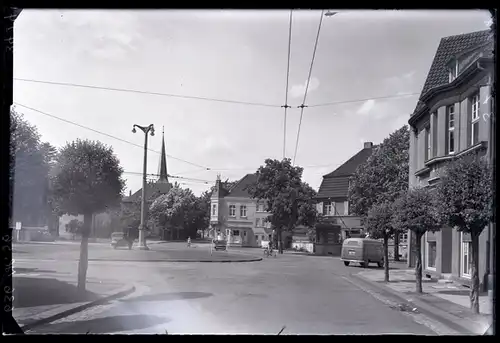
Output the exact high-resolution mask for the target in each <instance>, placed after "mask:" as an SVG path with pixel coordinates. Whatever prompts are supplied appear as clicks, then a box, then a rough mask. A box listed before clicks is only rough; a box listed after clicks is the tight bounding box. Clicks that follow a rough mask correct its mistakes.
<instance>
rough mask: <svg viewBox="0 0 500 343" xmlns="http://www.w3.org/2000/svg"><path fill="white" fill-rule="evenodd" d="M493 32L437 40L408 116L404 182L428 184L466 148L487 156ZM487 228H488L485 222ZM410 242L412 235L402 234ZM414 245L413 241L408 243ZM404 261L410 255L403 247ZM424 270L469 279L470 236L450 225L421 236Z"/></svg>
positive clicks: (484, 252) (484, 261) (484, 254)
mask: <svg viewBox="0 0 500 343" xmlns="http://www.w3.org/2000/svg"><path fill="white" fill-rule="evenodd" d="M493 48H494V37H493V34H492V32H491V31H490V30H485V31H479V32H472V33H467V34H461V35H457V36H450V37H444V38H442V39H441V42H440V43H439V46H438V48H437V51H436V55H435V56H434V60H433V62H432V65H431V68H430V70H429V73H428V75H427V79H426V81H425V84H424V87H423V89H422V93H421V95H420V99H419V101H418V103H417V106H416V108H415V111H414V112H413V114H412V116H411V117H410V119H409V121H408V123H409V124H410V128H411V130H410V171H409V185H410V187H412V186H427V187H434V186H435V185H436V184H437V183H439V173H440V171H441V170H442V169H443V167H444V164H445V163H446V162H447V161H450V160H453V159H454V158H456V157H458V156H462V155H463V154H466V153H469V152H476V153H477V154H478V155H487V154H489V153H491V150H492V149H493V148H494V144H492V143H491V142H492V134H493V133H494V132H492V130H491V126H490V125H491V119H490V118H491V116H493V115H495V114H494V113H492V99H491V92H492V83H493V77H494V76H493V69H494V63H495V62H494V55H493ZM490 228H491V227H490ZM488 233H489V232H488V229H487V228H485V230H484V231H483V233H482V234H481V236H480V238H479V251H480V252H479V275H480V279H481V284H483V285H484V284H485V283H486V278H485V279H484V280H483V279H482V278H483V276H485V275H486V274H488V269H489V266H488V264H489V258H488V250H489V249H488V247H489V243H488ZM408 234H409V237H408V239H409V240H410V241H414V240H415V236H414V235H412V234H411V232H409V233H408ZM413 244H414V242H413ZM409 253H410V258H409V261H408V263H409V266H410V267H413V266H414V265H415V254H414V253H413V252H412V251H411V249H410V250H409ZM422 257H423V268H424V273H426V274H429V275H434V276H438V277H443V276H449V277H451V278H452V279H455V280H457V281H461V282H463V283H465V284H470V278H471V238H470V235H467V234H462V233H460V232H458V231H457V230H454V229H452V228H450V227H443V228H441V230H440V231H438V232H436V233H431V232H428V233H427V234H426V235H425V236H424V237H423V238H422Z"/></svg>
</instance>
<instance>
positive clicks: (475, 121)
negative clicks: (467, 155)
mask: <svg viewBox="0 0 500 343" xmlns="http://www.w3.org/2000/svg"><path fill="white" fill-rule="evenodd" d="M479 104H480V103H479V94H476V95H474V96H473V97H472V118H471V145H474V144H477V143H478V142H479Z"/></svg>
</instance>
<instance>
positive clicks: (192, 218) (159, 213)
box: [149, 183, 200, 235]
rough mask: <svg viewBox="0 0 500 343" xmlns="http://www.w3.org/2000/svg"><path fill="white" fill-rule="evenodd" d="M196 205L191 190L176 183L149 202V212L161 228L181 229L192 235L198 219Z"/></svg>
mask: <svg viewBox="0 0 500 343" xmlns="http://www.w3.org/2000/svg"><path fill="white" fill-rule="evenodd" d="M197 206H198V204H197V199H196V196H195V195H194V194H193V192H192V191H191V190H190V189H183V188H181V187H180V185H179V184H177V183H176V184H174V186H173V187H172V188H171V189H170V191H169V192H168V193H167V194H164V195H161V196H159V197H158V198H156V200H155V201H154V202H153V203H152V204H151V207H150V212H149V213H150V215H151V218H152V220H154V221H155V222H156V224H157V225H159V226H161V227H163V228H175V229H183V230H186V233H187V234H188V235H192V234H193V233H192V231H193V228H194V227H195V226H196V225H197V224H198V222H197V221H198V220H199V218H198V215H199V211H200V209H199V208H197ZM194 234H196V229H194Z"/></svg>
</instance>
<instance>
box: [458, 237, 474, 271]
mask: <svg viewBox="0 0 500 343" xmlns="http://www.w3.org/2000/svg"><path fill="white" fill-rule="evenodd" d="M460 236H461V237H460V238H461V242H462V244H461V248H462V251H461V255H462V256H461V259H460V260H461V261H460V262H461V263H460V274H461V276H462V277H465V278H470V276H471V265H472V263H471V262H472V261H471V253H472V242H471V239H470V234H464V233H463V232H461V233H460Z"/></svg>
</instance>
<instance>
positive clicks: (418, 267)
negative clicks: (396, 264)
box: [415, 233, 423, 293]
mask: <svg viewBox="0 0 500 343" xmlns="http://www.w3.org/2000/svg"><path fill="white" fill-rule="evenodd" d="M422 236H423V234H421V233H417V234H416V235H415V256H416V261H415V281H416V283H417V289H416V292H417V293H422V247H421V246H422Z"/></svg>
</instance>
